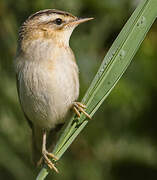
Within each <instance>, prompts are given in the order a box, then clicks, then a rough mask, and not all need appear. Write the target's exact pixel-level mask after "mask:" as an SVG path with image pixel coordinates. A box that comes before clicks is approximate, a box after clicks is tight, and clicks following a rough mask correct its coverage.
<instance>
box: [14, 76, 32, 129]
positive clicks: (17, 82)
mask: <svg viewBox="0 0 157 180" xmlns="http://www.w3.org/2000/svg"><path fill="white" fill-rule="evenodd" d="M16 85H17V93H18V97H19V101H20V104H21V98H20V89H19V87H20V86H19V80H18V75H17V74H16ZM21 108H22V105H21ZM22 111H23V113H24V116H25V118H26V120H27V122H28V124H29V126H30V127H31V129H32V130H33V123H32V122H31V121H30V120H29V118H28V117H27V115H26V113H25V112H24V110H23V108H22Z"/></svg>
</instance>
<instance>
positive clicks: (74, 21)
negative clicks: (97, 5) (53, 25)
mask: <svg viewBox="0 0 157 180" xmlns="http://www.w3.org/2000/svg"><path fill="white" fill-rule="evenodd" d="M92 19H94V18H77V19H75V20H73V21H70V22H68V23H67V24H65V25H70V26H75V25H76V26H77V25H79V24H81V23H84V22H87V21H90V20H92Z"/></svg>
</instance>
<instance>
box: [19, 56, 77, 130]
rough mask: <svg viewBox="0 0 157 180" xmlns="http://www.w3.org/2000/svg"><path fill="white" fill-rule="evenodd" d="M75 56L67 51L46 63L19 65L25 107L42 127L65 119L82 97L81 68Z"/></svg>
mask: <svg viewBox="0 0 157 180" xmlns="http://www.w3.org/2000/svg"><path fill="white" fill-rule="evenodd" d="M71 57H72V56H69V55H68V54H67V55H64V54H63V55H60V56H58V58H56V57H55V58H53V56H52V58H50V59H48V60H44V61H43V62H36V61H29V60H25V61H24V62H25V63H21V65H19V66H20V67H19V66H18V68H17V69H18V70H17V78H18V86H19V87H18V89H19V97H20V101H21V105H22V107H23V110H24V112H25V114H26V115H27V116H28V118H29V119H30V120H31V121H32V122H33V123H35V124H36V125H38V126H41V127H42V128H44V127H45V128H53V127H55V125H56V124H58V123H61V122H63V121H64V120H65V117H66V115H67V114H68V112H69V109H70V108H71V107H72V104H73V102H74V101H75V100H76V99H77V98H78V95H79V80H78V68H77V65H76V63H75V61H74V58H73V57H72V58H71ZM21 61H23V60H19V62H21Z"/></svg>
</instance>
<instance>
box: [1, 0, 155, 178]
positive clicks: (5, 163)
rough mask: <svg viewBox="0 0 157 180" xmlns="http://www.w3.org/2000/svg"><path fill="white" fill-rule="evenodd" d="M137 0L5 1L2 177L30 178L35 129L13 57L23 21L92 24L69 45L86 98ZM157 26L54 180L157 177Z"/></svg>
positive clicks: (34, 171)
mask: <svg viewBox="0 0 157 180" xmlns="http://www.w3.org/2000/svg"><path fill="white" fill-rule="evenodd" d="M138 2H139V1H137V0H136V1H135V0H128V1H126V0H118V1H117V0H110V1H107V0H75V1H74V0H68V1H65V0H58V1H54V0H34V1H27V0H16V1H13V0H7V1H6V0H1V1H0V179H7V180H21V179H22V180H28V179H29V180H33V179H35V177H36V175H37V173H38V171H39V169H35V168H34V167H33V165H32V164H31V161H30V159H31V158H30V157H31V155H30V151H31V147H30V146H31V142H30V139H31V130H30V129H29V127H28V125H27V122H26V121H25V118H24V116H23V113H22V111H21V108H20V105H19V102H18V98H17V92H16V82H15V74H14V70H13V59H14V56H15V52H16V46H17V33H18V28H19V26H20V25H21V23H22V22H23V21H24V20H25V19H26V18H27V17H28V16H29V15H30V14H31V13H33V12H36V11H38V10H40V9H45V8H56V9H61V10H65V11H69V12H71V13H73V14H75V15H78V16H83V17H86V16H87V17H95V20H93V21H91V22H89V23H87V24H82V25H81V26H79V27H78V28H77V29H76V30H75V31H74V33H73V35H72V38H71V42H70V44H71V47H72V49H73V50H74V52H75V54H76V58H77V62H78V65H79V67H80V81H81V88H80V91H81V94H80V98H81V97H82V96H83V94H84V93H85V91H86V89H87V88H88V86H89V84H90V82H91V80H92V79H93V77H94V75H95V73H96V71H97V69H98V67H99V65H100V63H101V61H102V59H103V57H104V55H105V54H106V52H107V51H108V49H109V47H110V46H111V44H112V43H113V41H114V39H115V38H116V36H117V35H118V33H119V32H120V30H121V29H122V27H123V25H124V24H125V22H126V21H127V19H128V18H129V17H130V15H131V13H132V12H133V10H134V9H135V7H136V5H137V3H138ZM156 32H157V25H156V23H154V25H153V26H152V28H151V30H150V32H149V33H148V35H147V37H146V39H145V41H144V42H143V44H142V46H141V47H140V49H139V51H138V53H137V55H136V56H135V58H134V60H133V62H132V63H131V65H130V66H129V68H128V70H127V72H126V73H125V74H124V76H123V77H122V79H121V80H120V82H119V83H118V85H117V86H116V88H115V89H114V90H113V91H112V93H111V95H110V96H109V97H108V98H107V100H106V101H105V102H104V103H103V105H102V106H101V107H100V109H99V110H98V112H97V113H96V115H95V116H94V118H93V119H92V120H91V122H90V123H89V124H88V126H87V127H86V128H85V129H84V131H83V132H82V133H81V134H80V135H79V137H78V138H77V139H76V140H75V142H74V143H73V144H72V146H71V147H70V148H69V149H68V151H67V152H66V153H65V155H64V156H63V158H62V159H61V160H60V161H59V162H58V165H57V166H58V168H59V170H60V172H61V173H60V174H59V175H56V174H55V173H54V172H52V173H51V175H50V176H49V177H48V178H47V179H56V180H61V179H63V180H64V179H65V180H67V179H68V180H70V179H71V180H72V179H76V180H86V179H90V180H95V179H96V180H103V179H105V180H125V179H127V180H132V179H134V180H139V179H142V180H148V179H149V180H156V179H157V142H156V141H157V140H156V139H157V131H156V128H157V121H156V120H157V118H156V107H157V83H156V77H157V70H156V67H157V33H156Z"/></svg>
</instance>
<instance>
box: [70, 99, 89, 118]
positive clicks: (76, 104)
mask: <svg viewBox="0 0 157 180" xmlns="http://www.w3.org/2000/svg"><path fill="white" fill-rule="evenodd" d="M73 109H74V111H75V113H76V114H77V116H78V117H80V116H81V114H80V112H82V113H83V114H84V115H85V116H86V117H87V118H88V119H91V117H90V115H89V114H88V113H86V112H85V110H84V109H86V106H85V105H84V104H82V103H80V102H74V104H73Z"/></svg>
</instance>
